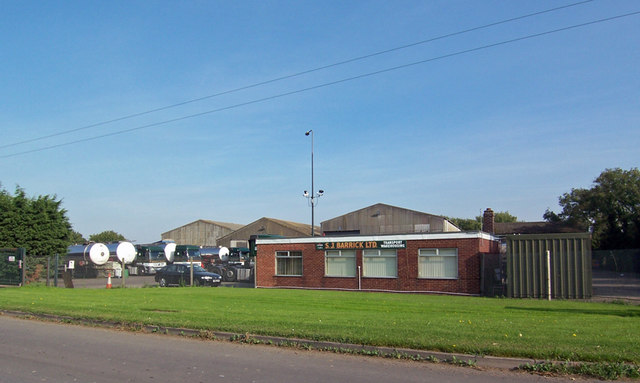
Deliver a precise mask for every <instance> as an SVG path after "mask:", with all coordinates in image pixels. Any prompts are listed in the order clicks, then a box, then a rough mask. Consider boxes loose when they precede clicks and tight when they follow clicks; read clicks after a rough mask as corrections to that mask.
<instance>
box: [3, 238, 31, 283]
mask: <svg viewBox="0 0 640 383" xmlns="http://www.w3.org/2000/svg"><path fill="white" fill-rule="evenodd" d="M24 261H25V249H24V248H22V247H21V248H18V249H0V285H5V286H6V285H9V286H22V285H23V284H24V269H25V268H24Z"/></svg>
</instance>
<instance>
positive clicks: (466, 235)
mask: <svg viewBox="0 0 640 383" xmlns="http://www.w3.org/2000/svg"><path fill="white" fill-rule="evenodd" d="M435 239H486V240H489V241H500V238H498V237H496V236H494V235H491V234H489V233H485V232H483V231H454V232H443V233H412V234H377V235H350V236H327V237H303V238H264V239H260V238H258V239H256V244H257V245H280V244H294V243H323V242H355V241H420V240H435Z"/></svg>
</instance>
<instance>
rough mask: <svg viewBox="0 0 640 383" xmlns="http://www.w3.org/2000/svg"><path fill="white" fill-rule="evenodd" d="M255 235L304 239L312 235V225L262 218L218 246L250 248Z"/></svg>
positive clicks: (240, 229) (227, 237)
mask: <svg viewBox="0 0 640 383" xmlns="http://www.w3.org/2000/svg"><path fill="white" fill-rule="evenodd" d="M318 229H319V228H316V232H318ZM253 235H269V236H281V237H303V236H307V235H311V225H307V224H304V223H298V222H291V221H283V220H281V219H275V218H267V217H262V218H260V219H258V220H257V221H254V222H251V223H250V224H248V225H245V226H242V227H240V228H238V229H237V230H235V231H233V232H231V233H229V234H227V235H225V236H223V237H220V238H219V239H218V246H226V247H249V239H250V238H251V236H253Z"/></svg>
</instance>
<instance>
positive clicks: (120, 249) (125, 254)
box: [107, 241, 137, 263]
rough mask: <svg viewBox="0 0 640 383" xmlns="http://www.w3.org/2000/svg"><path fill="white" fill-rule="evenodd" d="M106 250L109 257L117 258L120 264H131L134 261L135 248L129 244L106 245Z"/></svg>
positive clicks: (124, 242)
mask: <svg viewBox="0 0 640 383" xmlns="http://www.w3.org/2000/svg"><path fill="white" fill-rule="evenodd" d="M107 248H108V249H109V253H110V255H111V256H115V257H116V258H118V261H120V262H124V263H131V262H133V260H134V259H136V254H137V251H136V247H135V246H133V244H132V243H131V242H127V241H123V242H118V243H108V244H107Z"/></svg>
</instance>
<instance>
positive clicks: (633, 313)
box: [505, 306, 640, 318]
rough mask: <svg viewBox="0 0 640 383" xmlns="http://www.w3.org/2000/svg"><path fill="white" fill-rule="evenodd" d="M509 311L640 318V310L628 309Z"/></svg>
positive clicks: (515, 308)
mask: <svg viewBox="0 0 640 383" xmlns="http://www.w3.org/2000/svg"><path fill="white" fill-rule="evenodd" d="M505 309H507V310H516V311H537V312H548V313H562V314H585V315H610V316H617V317H623V318H631V317H640V309H627V310H585V309H559V308H545V307H514V306H506V307H505Z"/></svg>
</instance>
